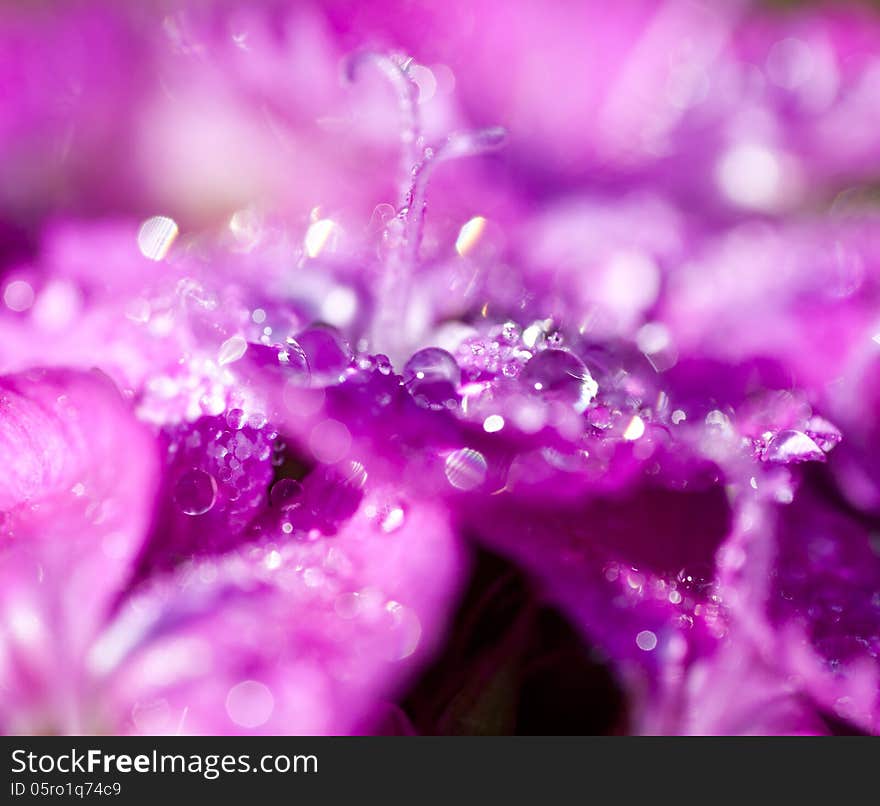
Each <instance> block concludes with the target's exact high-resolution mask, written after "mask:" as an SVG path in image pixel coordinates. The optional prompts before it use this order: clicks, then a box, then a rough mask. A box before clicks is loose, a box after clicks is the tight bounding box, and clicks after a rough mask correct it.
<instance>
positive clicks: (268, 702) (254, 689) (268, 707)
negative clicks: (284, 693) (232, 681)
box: [226, 680, 275, 728]
mask: <svg viewBox="0 0 880 806" xmlns="http://www.w3.org/2000/svg"><path fill="white" fill-rule="evenodd" d="M274 710H275V698H274V697H273V696H272V691H271V690H270V689H269V687H268V686H267V685H266V684H265V683H260V682H258V681H256V680H243V681H242V682H241V683H238V684H237V685H235V686H233V687H232V688H231V689H229V693H228V694H227V695H226V713H227V714H228V715H229V718H230V719H231V720H232V721H233V722H234V723H235V724H236V725H240V726H241V727H243V728H258V727H259V726H260V725H264V724H265V723H266V722H268V721H269V717H270V716H272V712H273V711H274Z"/></svg>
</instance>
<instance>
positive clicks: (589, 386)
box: [520, 349, 599, 411]
mask: <svg viewBox="0 0 880 806" xmlns="http://www.w3.org/2000/svg"><path fill="white" fill-rule="evenodd" d="M520 378H521V380H522V382H523V383H524V384H525V385H526V388H527V389H528V390H529V391H530V392H533V393H535V394H538V395H541V396H542V397H544V398H547V399H551V400H560V401H562V402H564V403H568V404H570V405H572V406H574V408H575V409H576V410H577V411H584V410H585V409H586V408H587V406H588V405H589V403H590V401H591V400H592V399H593V398H594V397H595V396H596V392H597V391H598V389H599V387H598V384H597V383H596V381H594V380H593V377H592V376H591V375H590V371H589V370H588V369H587V367H586V365H585V364H584V362H583V361H581V360H580V359H579V358H578V357H577V356H576V355H573V354H572V353H569V352H566V351H565V350H552V349H551V350H544V351H543V352H540V353H538V354H537V355H536V356H534V357H533V358H531V359H529V362H528V363H527V364H526V365H525V367H524V368H523V371H522V375H521V376H520Z"/></svg>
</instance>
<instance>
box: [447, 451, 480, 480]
mask: <svg viewBox="0 0 880 806" xmlns="http://www.w3.org/2000/svg"><path fill="white" fill-rule="evenodd" d="M487 470H488V465H487V464H486V460H485V458H484V457H483V454H481V453H480V452H479V451H475V450H473V448H462V449H461V450H457V451H453V452H452V453H450V454H449V455H448V456H447V457H446V466H445V472H446V478H447V480H448V481H449V483H450V484H451V485H452V486H453V487H455V488H456V489H458V490H474V489H476V488H477V487H479V486H480V485H481V484H482V483H483V482H484V481H485V480H486V472H487Z"/></svg>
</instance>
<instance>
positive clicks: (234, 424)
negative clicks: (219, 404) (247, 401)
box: [226, 409, 247, 431]
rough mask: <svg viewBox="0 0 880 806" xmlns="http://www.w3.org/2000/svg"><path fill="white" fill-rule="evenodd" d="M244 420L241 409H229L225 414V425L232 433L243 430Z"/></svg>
mask: <svg viewBox="0 0 880 806" xmlns="http://www.w3.org/2000/svg"><path fill="white" fill-rule="evenodd" d="M246 419H247V418H246V417H245V414H244V412H243V411H242V410H241V409H230V410H229V411H228V412H227V413H226V425H228V426H229V427H230V428H231V429H232V430H233V431H240V430H241V429H242V428H244V424H245V421H246Z"/></svg>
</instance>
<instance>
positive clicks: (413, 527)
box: [91, 490, 462, 734]
mask: <svg viewBox="0 0 880 806" xmlns="http://www.w3.org/2000/svg"><path fill="white" fill-rule="evenodd" d="M279 537H282V536H281V535H279ZM461 573H462V557H461V554H460V550H459V546H458V543H457V541H456V539H455V537H454V535H453V534H452V532H451V531H450V529H449V526H448V523H447V520H446V516H445V514H444V512H443V511H442V509H441V508H440V507H438V506H435V505H433V504H429V503H427V502H419V501H413V502H406V501H402V500H401V499H400V498H399V497H398V496H397V493H396V492H394V491H393V490H382V491H378V492H377V491H374V492H371V493H369V494H368V495H367V496H366V497H365V499H364V502H363V504H362V505H361V507H360V508H359V510H358V512H357V513H356V514H355V516H354V517H353V518H352V519H351V520H350V521H349V522H348V523H347V524H346V525H345V526H343V527H342V528H341V529H340V531H339V533H338V534H337V535H336V536H335V537H332V538H319V539H317V540H314V541H310V540H296V539H293V538H289V537H285V538H284V539H279V540H277V541H276V542H265V541H263V542H261V543H260V544H252V545H249V546H245V547H242V548H240V549H239V550H238V551H236V552H233V553H229V554H226V555H223V556H220V557H217V558H215V559H213V560H205V561H202V562H198V563H193V564H191V565H188V566H184V567H182V568H180V569H178V570H177V571H176V572H175V573H173V574H170V575H168V576H165V577H163V578H160V579H159V580H158V581H156V582H155V583H152V584H150V585H148V587H146V588H145V589H144V590H143V592H142V593H140V594H139V595H136V596H134V597H133V598H132V599H131V600H130V601H129V602H128V603H127V604H126V605H124V606H123V608H122V609H121V611H120V614H119V617H118V619H117V621H116V622H115V623H114V624H113V625H111V627H110V629H109V630H108V632H107V633H106V635H105V636H104V638H103V640H102V641H101V642H100V643H99V644H98V645H97V646H96V647H95V649H94V651H93V653H92V656H91V660H92V663H93V667H94V668H95V669H96V671H98V672H99V674H100V673H101V672H104V673H105V674H106V675H107V679H106V681H100V678H99V683H98V685H100V686H101V687H102V689H103V691H105V692H107V693H106V694H102V698H103V705H104V707H105V709H108V712H107V713H106V714H105V718H106V719H109V720H112V724H113V725H114V726H115V727H116V728H117V729H118V730H127V731H132V732H142V733H169V732H183V733H208V734H216V733H254V732H257V733H268V734H273V733H274V734H277V733H284V734H296V733H321V734H327V733H329V734H337V733H348V732H352V731H355V730H360V729H362V727H363V720H364V719H365V718H367V717H368V716H369V715H371V714H374V713H376V712H377V709H378V706H379V705H380V703H381V702H383V701H384V700H387V699H388V698H389V697H391V696H393V695H394V694H395V693H396V692H397V691H398V690H399V688H400V686H401V684H402V683H403V682H404V681H405V680H406V679H407V677H408V676H409V675H410V674H411V673H412V671H413V669H414V668H415V667H417V666H418V665H419V664H420V663H422V662H423V661H424V660H425V659H426V658H427V657H429V656H430V654H431V652H432V650H433V649H434V648H435V647H436V645H437V643H438V641H440V640H441V639H442V636H443V629H444V624H445V619H446V617H447V615H448V613H449V609H450V603H451V601H452V597H453V596H454V594H455V591H456V588H457V583H458V581H459V577H460V575H461Z"/></svg>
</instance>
